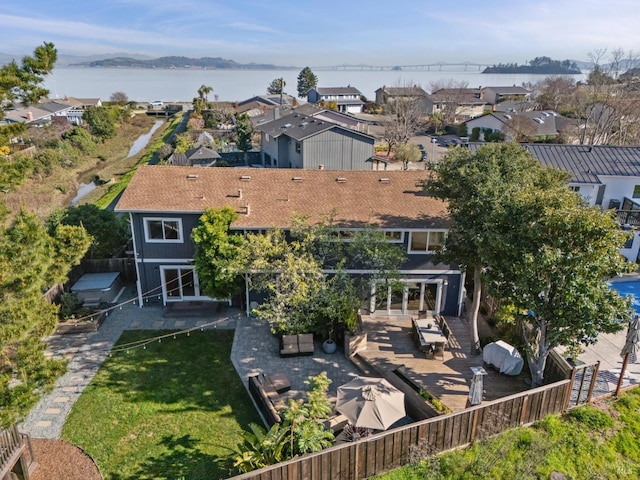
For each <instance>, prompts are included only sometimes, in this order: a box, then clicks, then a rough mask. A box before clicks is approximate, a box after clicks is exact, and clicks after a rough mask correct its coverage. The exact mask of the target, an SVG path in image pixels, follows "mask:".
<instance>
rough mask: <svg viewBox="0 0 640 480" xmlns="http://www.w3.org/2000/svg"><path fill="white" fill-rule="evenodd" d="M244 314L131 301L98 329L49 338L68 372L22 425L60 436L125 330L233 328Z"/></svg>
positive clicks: (42, 435) (46, 435) (45, 434)
mask: <svg viewBox="0 0 640 480" xmlns="http://www.w3.org/2000/svg"><path fill="white" fill-rule="evenodd" d="M134 297H135V295H130V296H128V297H125V298H134ZM242 316H243V315H242V313H241V312H240V311H238V310H237V309H232V308H229V309H226V310H225V311H223V312H221V313H219V314H215V315H214V316H211V317H198V318H164V317H163V308H162V307H161V306H145V307H144V308H139V307H138V306H136V305H133V304H128V305H124V306H123V307H122V308H121V309H120V308H116V309H115V310H112V311H111V312H110V314H109V315H108V316H107V318H106V319H105V321H104V323H103V324H102V326H101V327H100V329H99V330H98V331H97V332H92V333H84V334H75V335H54V336H52V337H49V338H47V340H46V341H47V344H48V345H49V347H48V349H47V353H48V354H49V355H51V356H52V357H55V358H66V359H67V360H68V361H69V364H68V369H67V373H66V374H65V375H63V376H62V377H60V378H59V379H58V381H57V382H56V385H55V387H54V389H53V391H52V392H51V393H49V394H47V395H45V396H43V397H42V398H41V399H40V402H39V403H38V404H37V405H36V406H35V407H34V408H33V409H32V410H31V412H29V415H28V416H27V418H26V419H25V421H24V422H23V423H22V424H21V425H19V428H20V430H21V431H22V432H25V433H28V434H30V435H31V436H32V437H37V438H60V434H61V433H62V427H63V425H64V422H65V421H66V419H67V416H68V415H69V412H70V411H71V407H72V406H73V404H74V403H75V401H76V400H77V399H78V398H79V397H80V394H81V393H82V391H83V390H84V388H85V387H86V386H87V385H88V384H89V382H91V379H92V378H93V376H94V375H95V374H96V372H97V371H98V369H99V368H100V365H102V362H103V361H104V360H105V358H106V357H107V356H108V355H109V352H110V351H111V348H112V347H113V345H114V343H115V342H116V341H117V340H118V338H120V335H121V334H122V332H123V331H124V330H165V329H167V330H186V329H191V328H194V329H197V328H207V329H213V328H221V329H222V328H225V329H233V328H235V324H236V321H237V319H238V317H242Z"/></svg>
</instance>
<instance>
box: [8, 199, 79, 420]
mask: <svg viewBox="0 0 640 480" xmlns="http://www.w3.org/2000/svg"><path fill="white" fill-rule="evenodd" d="M90 242H91V237H90V235H88V234H87V232H86V231H85V230H84V228H83V227H75V226H68V225H58V226H57V227H56V228H55V229H54V230H53V231H52V232H51V234H49V233H47V230H46V228H45V227H44V225H42V224H41V223H40V222H39V221H38V220H37V218H36V217H35V215H33V214H29V213H26V212H24V211H21V212H19V213H18V215H17V216H16V218H15V219H14V220H13V222H12V223H11V225H9V226H8V227H7V228H5V229H3V230H0V405H2V408H1V409H0V426H8V425H11V424H14V423H16V422H17V421H19V420H20V419H21V417H22V416H23V415H24V414H25V413H26V412H27V411H28V410H29V408H31V406H32V405H33V404H35V403H36V402H37V401H38V398H39V396H40V395H41V394H42V393H43V392H45V391H46V390H47V389H49V388H50V387H51V386H52V385H53V383H54V382H55V379H56V378H57V376H58V375H60V374H61V373H62V371H63V370H64V364H63V363H62V362H60V361H58V360H53V359H47V358H45V356H44V350H45V347H46V345H45V344H44V343H43V342H42V338H43V337H45V336H47V335H51V334H52V333H53V330H54V328H55V325H56V322H57V311H58V307H57V306H56V305H52V304H50V303H49V302H47V300H46V299H45V298H44V297H43V295H42V292H44V291H46V290H47V289H48V288H49V287H51V286H52V285H54V284H56V283H61V282H64V281H66V275H67V272H68V271H69V270H70V268H71V267H72V266H73V265H75V264H77V263H78V262H79V261H80V259H81V258H82V257H83V255H84V253H85V252H86V250H87V248H88V247H89V244H90Z"/></svg>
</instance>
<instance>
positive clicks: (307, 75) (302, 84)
mask: <svg viewBox="0 0 640 480" xmlns="http://www.w3.org/2000/svg"><path fill="white" fill-rule="evenodd" d="M317 86H318V77H317V76H316V75H315V74H314V73H313V72H312V71H311V69H310V68H309V67H304V68H303V69H302V70H300V73H299V74H298V97H300V98H304V97H306V96H307V93H309V90H311V89H312V88H316V87H317Z"/></svg>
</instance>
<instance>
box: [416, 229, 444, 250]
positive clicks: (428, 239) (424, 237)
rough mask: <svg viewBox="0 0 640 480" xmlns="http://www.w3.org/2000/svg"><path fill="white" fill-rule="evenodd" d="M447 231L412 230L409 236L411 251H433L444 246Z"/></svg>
mask: <svg viewBox="0 0 640 480" xmlns="http://www.w3.org/2000/svg"><path fill="white" fill-rule="evenodd" d="M445 237H446V232H445V231H444V230H441V231H433V232H411V235H410V237H409V253H433V252H439V251H441V250H442V249H443V248H444V239H445Z"/></svg>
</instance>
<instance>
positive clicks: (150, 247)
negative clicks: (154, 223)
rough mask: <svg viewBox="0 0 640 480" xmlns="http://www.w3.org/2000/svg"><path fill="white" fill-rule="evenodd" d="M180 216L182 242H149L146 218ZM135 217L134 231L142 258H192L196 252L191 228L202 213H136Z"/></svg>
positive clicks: (137, 248)
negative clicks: (145, 232) (145, 227)
mask: <svg viewBox="0 0 640 480" xmlns="http://www.w3.org/2000/svg"><path fill="white" fill-rule="evenodd" d="M149 217H154V218H180V219H182V237H183V242H182V243H155V242H154V243H148V242H146V241H145V236H144V219H145V218H149ZM132 218H133V225H132V226H133V229H134V230H133V232H134V235H135V239H136V252H137V253H138V255H139V256H140V258H145V259H153V258H183V259H185V260H190V259H192V258H193V254H194V253H195V244H194V243H193V240H191V230H193V228H194V227H195V226H196V225H198V223H199V219H200V214H188V215H185V214H181V215H174V214H168V213H144V214H142V213H135V214H133V215H132Z"/></svg>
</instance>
